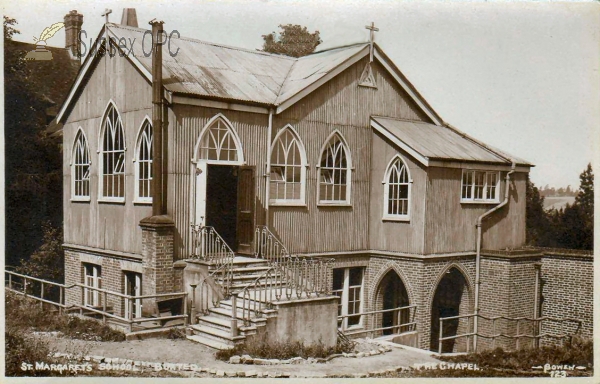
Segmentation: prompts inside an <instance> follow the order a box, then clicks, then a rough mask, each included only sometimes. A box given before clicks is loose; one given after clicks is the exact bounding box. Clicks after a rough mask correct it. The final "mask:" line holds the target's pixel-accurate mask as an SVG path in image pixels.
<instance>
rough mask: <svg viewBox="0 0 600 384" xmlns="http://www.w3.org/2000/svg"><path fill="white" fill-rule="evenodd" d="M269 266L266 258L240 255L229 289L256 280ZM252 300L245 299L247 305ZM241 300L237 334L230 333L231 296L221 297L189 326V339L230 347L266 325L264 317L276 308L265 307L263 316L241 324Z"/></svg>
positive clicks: (236, 260) (205, 343)
mask: <svg viewBox="0 0 600 384" xmlns="http://www.w3.org/2000/svg"><path fill="white" fill-rule="evenodd" d="M268 269H269V267H268V265H267V261H266V260H263V259H255V258H249V257H243V256H236V257H235V259H234V260H233V279H232V288H231V292H232V293H238V292H240V291H241V290H242V289H243V288H244V287H245V286H246V285H248V284H249V283H251V282H253V281H255V280H256V279H257V278H259V277H260V276H261V275H262V274H263V273H264V272H266V271H267V270H268ZM251 303H252V302H251V301H250V302H249V301H247V302H246V305H247V306H248V305H250V304H251ZM242 305H243V304H242V300H241V299H238V300H237V318H238V319H239V320H238V336H235V337H233V336H231V317H232V311H233V309H232V304H231V298H229V299H226V300H222V301H221V302H220V303H219V306H217V307H214V308H210V309H209V313H208V314H207V315H204V314H200V315H199V316H197V324H193V325H191V326H190V329H191V331H192V335H190V336H188V337H187V338H188V339H189V340H192V341H195V342H198V343H200V344H203V345H206V346H208V347H211V348H215V349H220V350H222V349H228V348H232V347H233V346H234V345H235V344H237V343H241V342H242V341H243V340H244V339H245V338H246V336H248V335H252V334H255V333H256V332H257V328H258V327H262V326H265V325H266V322H267V318H268V317H269V316H274V315H275V313H276V311H273V310H266V311H265V317H261V318H254V319H251V320H250V324H249V326H244V324H243V321H242V320H241V318H242Z"/></svg>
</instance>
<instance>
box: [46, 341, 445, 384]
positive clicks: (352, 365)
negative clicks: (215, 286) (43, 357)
mask: <svg viewBox="0 0 600 384" xmlns="http://www.w3.org/2000/svg"><path fill="white" fill-rule="evenodd" d="M46 339H47V342H48V344H49V346H50V348H51V349H52V350H54V351H57V352H62V353H80V354H84V355H88V356H103V357H110V358H115V357H118V358H125V359H131V360H139V361H149V362H156V363H159V362H160V363H187V364H196V365H197V366H200V367H202V368H212V369H216V370H220V371H225V372H231V371H233V372H241V371H254V372H263V373H264V372H285V373H289V374H290V376H291V377H324V376H327V375H355V374H361V373H367V372H373V371H384V370H386V369H390V368H394V367H398V366H405V367H408V366H412V365H413V364H415V363H428V362H437V361H438V360H436V359H435V358H433V357H431V356H429V355H427V354H425V353H422V352H417V351H412V350H407V349H403V348H393V350H392V351H391V352H387V353H384V354H381V355H376V356H369V357H362V358H344V357H339V358H335V359H332V360H331V361H329V362H327V363H321V364H277V365H245V364H229V363H226V362H224V361H220V360H217V359H216V358H215V351H214V350H212V349H210V348H208V347H205V346H202V345H200V344H198V343H194V342H192V341H189V340H182V339H178V340H169V339H146V340H134V341H124V342H95V341H84V340H73V339H65V338H57V337H52V336H47V337H46Z"/></svg>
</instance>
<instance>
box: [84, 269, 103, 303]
mask: <svg viewBox="0 0 600 384" xmlns="http://www.w3.org/2000/svg"><path fill="white" fill-rule="evenodd" d="M83 271H84V280H83V285H85V286H86V287H90V288H96V289H100V288H101V282H102V271H101V267H100V266H99V265H95V264H83ZM83 305H87V306H92V307H98V306H100V305H102V304H101V302H100V292H98V291H97V290H95V289H89V288H84V289H83Z"/></svg>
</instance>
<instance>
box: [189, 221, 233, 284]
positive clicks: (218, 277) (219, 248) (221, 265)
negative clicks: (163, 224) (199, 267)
mask: <svg viewBox="0 0 600 384" xmlns="http://www.w3.org/2000/svg"><path fill="white" fill-rule="evenodd" d="M192 258H196V259H202V260H204V261H206V262H209V263H210V264H211V266H212V268H213V269H212V271H211V273H210V277H211V278H212V279H214V281H216V282H217V283H218V284H219V285H220V286H221V287H222V288H223V294H224V295H228V294H229V291H230V289H231V281H232V278H233V259H234V258H235V253H234V252H233V251H232V250H231V248H230V247H229V245H227V243H226V242H225V240H223V238H222V237H221V235H219V233H218V232H217V231H216V230H215V228H214V227H206V226H200V225H192Z"/></svg>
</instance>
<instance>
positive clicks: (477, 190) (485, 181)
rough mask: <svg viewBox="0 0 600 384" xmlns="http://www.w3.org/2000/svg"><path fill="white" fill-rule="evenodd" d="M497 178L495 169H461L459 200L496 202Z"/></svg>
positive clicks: (498, 176) (498, 177) (497, 173)
mask: <svg viewBox="0 0 600 384" xmlns="http://www.w3.org/2000/svg"><path fill="white" fill-rule="evenodd" d="M499 180H500V174H499V172H497V171H474V170H463V174H462V188H461V191H462V192H461V200H462V201H482V202H497V201H498V182H499Z"/></svg>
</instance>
